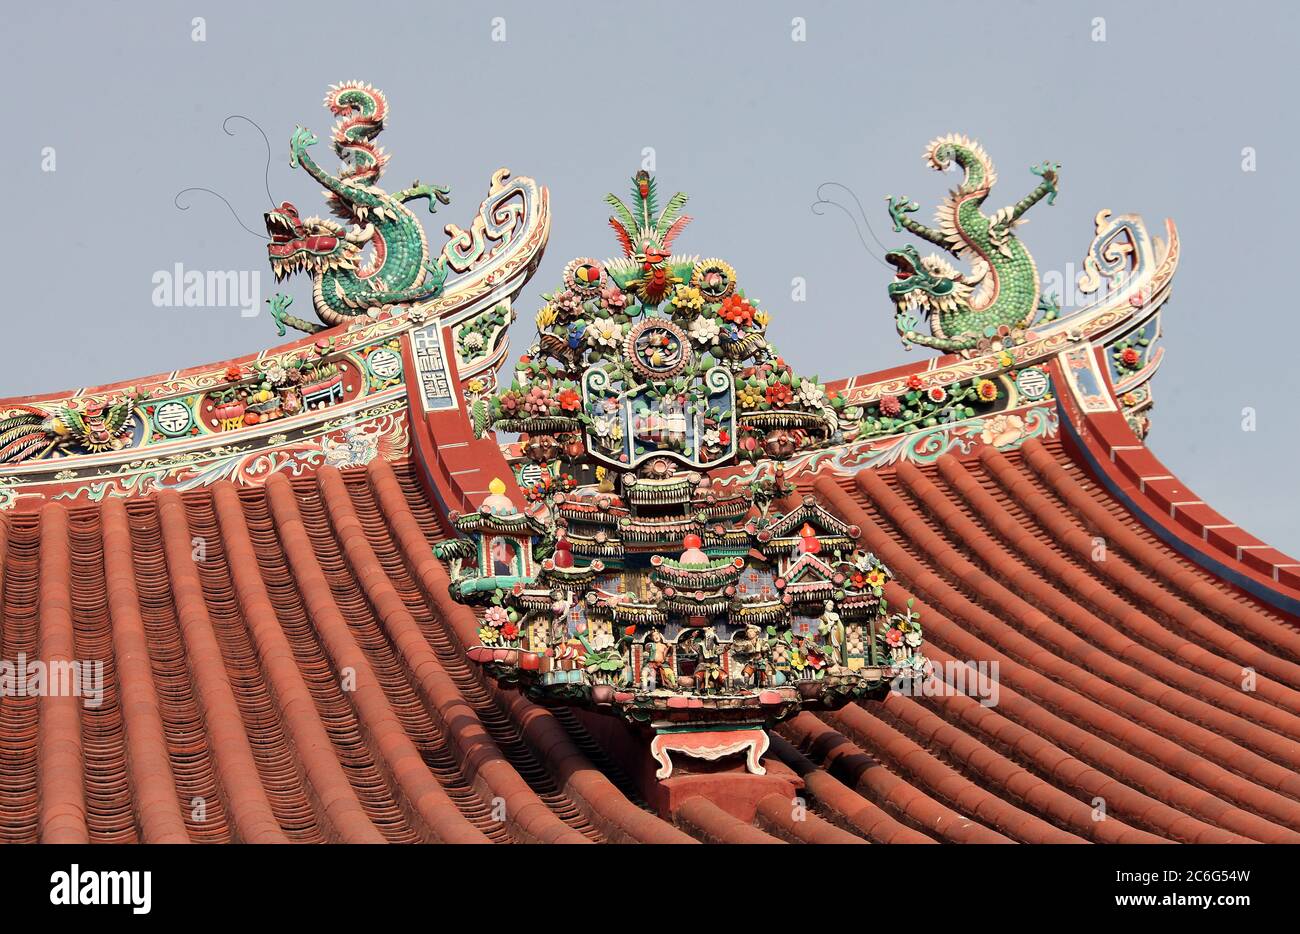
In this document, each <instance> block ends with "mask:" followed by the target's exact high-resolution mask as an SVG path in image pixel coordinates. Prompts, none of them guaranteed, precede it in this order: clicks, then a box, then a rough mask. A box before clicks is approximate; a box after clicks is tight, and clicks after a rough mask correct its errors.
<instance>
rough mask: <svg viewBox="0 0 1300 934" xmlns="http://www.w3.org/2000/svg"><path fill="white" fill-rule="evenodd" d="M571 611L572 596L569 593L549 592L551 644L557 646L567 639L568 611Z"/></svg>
mask: <svg viewBox="0 0 1300 934" xmlns="http://www.w3.org/2000/svg"><path fill="white" fill-rule="evenodd" d="M571 609H573V594H572V593H571V592H569V591H561V590H558V589H557V590H552V591H551V642H552V643H554V644H559V643H560V642H563V641H565V640H566V639H568V638H569V611H570V610H571Z"/></svg>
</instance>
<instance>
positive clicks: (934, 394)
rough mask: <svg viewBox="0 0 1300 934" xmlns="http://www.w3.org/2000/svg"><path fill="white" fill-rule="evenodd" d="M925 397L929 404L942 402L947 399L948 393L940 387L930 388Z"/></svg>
mask: <svg viewBox="0 0 1300 934" xmlns="http://www.w3.org/2000/svg"><path fill="white" fill-rule="evenodd" d="M926 395H927V396H929V397H930V401H931V402H942V401H943V400H944V399H947V398H948V392H947V390H945V389H944V388H943V387H942V386H931V387H930V391H929V392H927V393H926Z"/></svg>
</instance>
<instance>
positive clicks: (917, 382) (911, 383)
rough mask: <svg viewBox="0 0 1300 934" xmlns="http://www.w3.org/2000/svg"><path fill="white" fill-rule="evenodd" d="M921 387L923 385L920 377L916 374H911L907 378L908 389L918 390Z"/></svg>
mask: <svg viewBox="0 0 1300 934" xmlns="http://www.w3.org/2000/svg"><path fill="white" fill-rule="evenodd" d="M923 385H924V383H923V382H922V381H921V377H920V376H919V375H917V374H916V373H913V374H912V375H911V376H909V377H908V378H907V388H908V389H920V388H921V387H922V386H923Z"/></svg>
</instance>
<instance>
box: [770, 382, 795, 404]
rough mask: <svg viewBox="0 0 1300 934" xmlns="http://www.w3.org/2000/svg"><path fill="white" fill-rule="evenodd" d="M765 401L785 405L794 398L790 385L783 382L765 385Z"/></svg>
mask: <svg viewBox="0 0 1300 934" xmlns="http://www.w3.org/2000/svg"><path fill="white" fill-rule="evenodd" d="M766 396H767V401H768V404H770V405H785V404H787V403H788V402H789V401H790V400H791V399H793V398H794V394H793V393H792V392H790V387H789V386H787V385H786V384H785V383H773V384H772V385H771V386H768V387H767V393H766Z"/></svg>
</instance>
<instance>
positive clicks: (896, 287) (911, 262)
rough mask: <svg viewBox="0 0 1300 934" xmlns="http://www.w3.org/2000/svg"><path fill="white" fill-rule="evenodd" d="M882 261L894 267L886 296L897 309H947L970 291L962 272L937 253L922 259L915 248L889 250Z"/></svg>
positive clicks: (960, 302)
mask: <svg viewBox="0 0 1300 934" xmlns="http://www.w3.org/2000/svg"><path fill="white" fill-rule="evenodd" d="M885 261H886V262H888V263H889V264H890V265H891V266H893V267H894V268H895V269H896V270H897V272H896V273H895V274H894V281H893V282H891V283H889V297H890V298H892V299H893V300H894V304H895V305H897V306H898V308H899V309H900V310H903V311H910V310H914V309H917V310H924V311H947V310H950V309H954V308H956V307H957V306H958V305H960V304H962V303H964V302H965V301H966V299H967V298H968V296H969V294H970V286H969V285H968V284H967V283H966V282H964V281H963V279H962V275H961V273H959V272H958V271H957V270H956V269H954V268H953V267H952V266H950V265H949V264H948V263H947V262H945V261H944V260H942V259H940V258H939V257H938V256H926V257H924V258H922V257H921V255H920V254H919V253H917V251H916V248H915V247H911V246H904V247H899V248H898V249H897V250H890V251H889V252H887V253H886V254H885Z"/></svg>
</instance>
